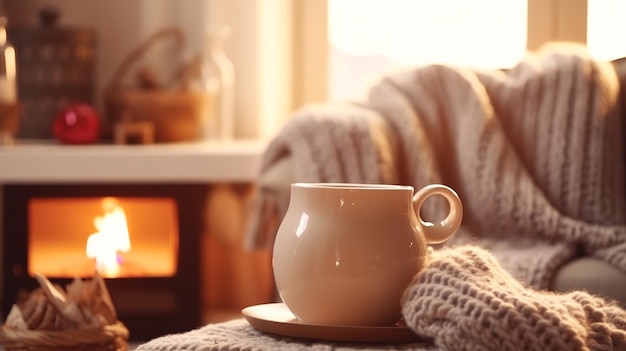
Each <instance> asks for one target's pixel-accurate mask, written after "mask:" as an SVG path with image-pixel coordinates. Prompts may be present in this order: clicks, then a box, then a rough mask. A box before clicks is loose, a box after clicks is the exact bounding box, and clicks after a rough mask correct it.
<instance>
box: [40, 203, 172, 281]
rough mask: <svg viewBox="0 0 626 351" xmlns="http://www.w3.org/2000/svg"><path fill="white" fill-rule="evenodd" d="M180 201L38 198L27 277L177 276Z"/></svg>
mask: <svg viewBox="0 0 626 351" xmlns="http://www.w3.org/2000/svg"><path fill="white" fill-rule="evenodd" d="M177 217H178V216H177V206H176V201H175V200H174V199H172V198H161V197H158V198H155V197H128V198H126V197H95V198H91V197H90V198H34V199H31V200H30V201H29V216H28V218H29V219H28V221H29V230H28V231H29V240H28V273H29V274H30V275H31V276H34V275H35V273H40V274H42V275H45V276H48V277H57V278H73V277H76V276H79V277H86V276H92V275H93V274H94V272H95V271H96V270H98V271H99V272H100V274H101V275H102V276H104V277H107V278H136V277H172V276H174V275H175V274H176V271H177V262H178V240H179V237H178V235H179V233H178V218H177Z"/></svg>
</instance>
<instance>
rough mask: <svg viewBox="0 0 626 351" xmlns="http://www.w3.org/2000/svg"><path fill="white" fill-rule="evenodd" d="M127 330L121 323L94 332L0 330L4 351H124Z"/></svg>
mask: <svg viewBox="0 0 626 351" xmlns="http://www.w3.org/2000/svg"><path fill="white" fill-rule="evenodd" d="M127 340H128V329H127V328H126V326H124V324H122V323H121V322H117V323H115V324H111V325H107V326H104V327H102V328H97V329H84V330H67V331H48V330H16V329H12V328H10V327H8V326H6V325H5V326H3V327H2V329H0V342H1V343H2V344H3V346H4V350H6V351H61V350H63V351H126V350H128V342H127Z"/></svg>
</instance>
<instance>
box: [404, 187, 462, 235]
mask: <svg viewBox="0 0 626 351" xmlns="http://www.w3.org/2000/svg"><path fill="white" fill-rule="evenodd" d="M431 195H441V196H443V197H444V198H445V199H446V200H447V201H448V204H449V205H450V212H448V215H447V216H446V218H445V219H444V220H443V221H441V222H439V223H437V224H435V223H431V222H425V221H424V220H423V219H422V217H421V216H420V209H421V208H422V205H423V204H424V201H426V199H427V198H428V197H430V196H431ZM413 208H414V211H415V214H416V215H417V219H418V221H419V224H420V229H421V232H422V233H424V238H425V239H426V242H427V243H429V244H439V243H442V242H444V241H446V240H448V239H449V238H450V237H451V236H452V235H453V234H454V233H456V231H457V230H458V229H459V227H460V226H461V220H462V219H463V205H462V204H461V199H460V198H459V195H458V194H457V193H456V192H455V191H454V190H452V189H451V188H450V187H447V186H445V185H442V184H430V185H427V186H425V187H423V188H422V189H420V190H419V191H418V192H417V193H416V194H415V195H414V196H413Z"/></svg>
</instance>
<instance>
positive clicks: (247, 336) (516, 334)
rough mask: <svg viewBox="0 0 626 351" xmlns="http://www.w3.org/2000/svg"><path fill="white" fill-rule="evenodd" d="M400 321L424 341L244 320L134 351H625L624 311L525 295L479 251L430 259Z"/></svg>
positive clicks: (586, 299)
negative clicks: (328, 334) (386, 341)
mask: <svg viewBox="0 0 626 351" xmlns="http://www.w3.org/2000/svg"><path fill="white" fill-rule="evenodd" d="M402 306H403V311H402V312H403V316H404V319H405V321H406V323H407V325H408V326H409V327H411V328H412V329H413V330H414V331H415V332H416V333H417V334H418V335H420V336H423V337H424V340H425V341H424V342H416V343H410V344H400V345H381V344H355V343H350V344H349V343H337V342H324V341H315V340H300V339H295V338H289V337H282V336H278V335H271V334H265V333H263V332H260V331H257V330H255V329H253V328H252V327H251V326H250V325H248V324H247V322H245V321H243V320H233V321H230V322H226V323H219V324H209V325H207V326H204V327H202V328H199V329H196V330H192V331H189V332H186V333H180V334H174V335H166V336H163V337H160V338H156V339H154V340H151V341H149V342H147V343H145V344H143V345H140V346H139V348H138V349H137V351H157V350H158V351H182V350H186V351H193V350H198V351H199V350H204V351H212V350H222V351H226V350H249V351H253V350H329V351H330V350H344V351H348V350H420V351H425V350H440V351H478V350H480V351H494V350H499V351H552V350H554V351H600V350H626V311H624V310H623V309H621V308H619V307H617V306H616V305H614V304H613V303H611V302H607V301H605V300H603V299H602V298H599V297H594V296H591V295H589V294H587V293H584V292H572V293H568V294H553V293H547V292H538V291H535V290H533V289H529V288H528V287H526V286H524V285H523V284H522V283H520V282H519V281H517V280H516V279H515V278H513V277H512V276H511V275H510V274H509V273H508V272H507V271H506V270H505V269H503V268H502V267H501V266H500V265H499V263H498V262H497V260H496V259H495V258H494V257H493V256H492V255H491V254H490V253H489V252H487V251H485V250H484V249H481V248H478V247H472V246H467V247H458V248H454V249H442V250H438V251H435V252H434V253H431V255H430V257H429V260H428V263H427V266H426V267H425V269H423V270H422V271H421V272H420V273H418V274H417V275H416V277H415V279H414V280H413V281H412V282H411V284H410V285H409V286H408V288H407V289H406V291H405V293H404V296H403V298H402Z"/></svg>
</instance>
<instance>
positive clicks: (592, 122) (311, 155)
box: [248, 43, 626, 289]
mask: <svg viewBox="0 0 626 351" xmlns="http://www.w3.org/2000/svg"><path fill="white" fill-rule="evenodd" d="M619 89H620V85H619V80H618V75H617V73H616V71H615V69H614V67H613V65H612V64H611V63H610V62H605V61H599V60H596V59H594V58H592V57H591V56H590V55H589V53H588V52H587V51H586V49H585V48H584V47H582V46H578V45H575V44H565V43H555V44H550V45H548V46H546V47H544V48H542V49H541V50H539V51H538V52H536V53H532V54H528V55H527V56H526V57H524V58H523V59H522V60H521V61H520V62H519V63H518V64H517V65H516V66H515V67H513V68H512V69H511V70H508V71H500V70H493V71H482V70H473V69H469V68H464V67H456V66H448V65H428V66H421V67H416V68H414V69H411V70H407V71H403V72H399V73H394V74H389V75H386V76H384V77H382V78H381V79H380V81H379V82H378V83H377V84H375V85H374V86H373V87H372V88H371V89H370V92H369V96H368V97H367V99H366V100H365V101H362V102H359V103H350V104H349V103H344V104H341V103H334V104H331V103H327V104H321V105H312V106H306V107H304V108H303V109H301V110H299V111H297V112H296V113H295V114H294V116H293V118H292V119H290V121H289V122H288V123H287V125H286V126H285V127H284V129H283V130H282V131H281V132H280V133H279V134H278V135H277V136H276V137H275V138H274V139H273V140H272V141H271V143H270V144H269V146H268V147H267V149H266V151H265V153H264V158H263V163H262V170H261V172H262V174H263V173H264V172H267V171H268V170H270V169H271V168H272V166H273V165H275V164H276V163H277V162H280V160H282V159H283V158H284V157H285V156H287V155H289V156H290V157H291V158H292V160H293V164H294V174H295V179H296V181H303V182H362V183H400V184H407V185H413V186H414V187H415V188H421V187H423V186H425V185H427V184H430V183H443V184H446V185H449V186H451V187H452V188H453V189H455V190H456V191H457V192H458V193H459V196H460V197H461V200H462V202H463V204H464V219H463V225H462V228H461V230H460V231H459V232H458V233H457V234H456V235H455V236H454V237H453V238H452V239H451V240H450V241H449V242H448V243H447V244H448V245H463V244H468V243H474V244H476V245H479V246H481V247H484V248H488V249H489V250H490V251H491V252H493V254H494V255H496V256H497V257H498V259H499V260H500V262H502V264H503V265H504V266H505V267H506V268H507V269H508V270H509V271H510V272H511V273H512V274H514V276H515V277H516V278H519V279H521V280H523V281H524V282H526V283H527V284H530V285H531V286H533V287H535V288H539V289H540V288H547V287H548V286H549V284H550V282H551V281H552V278H553V277H554V275H555V272H556V270H557V269H558V268H559V267H560V266H562V265H563V264H564V263H566V262H567V261H569V260H572V259H573V258H574V257H575V256H577V255H590V256H595V257H598V258H600V259H602V260H604V261H606V262H609V263H610V264H613V265H615V266H616V267H618V268H619V269H621V270H623V271H624V272H626V204H625V196H624V194H625V188H624V180H625V177H624V154H623V148H624V144H623V143H624V138H623V125H622V119H623V117H622V116H621V115H620V112H621V111H619V110H618V104H617V101H618V95H619ZM271 191H272V189H263V188H262V189H260V190H259V193H258V197H257V199H258V203H259V207H258V208H263V209H264V211H263V213H260V212H257V214H258V215H257V216H256V217H255V218H253V220H252V221H251V223H252V227H251V229H250V232H249V238H248V239H249V240H248V243H249V244H250V246H253V247H261V246H263V245H265V246H266V247H267V246H270V245H271V243H272V239H273V235H274V233H275V232H276V229H277V228H276V225H277V224H279V223H280V218H282V216H283V215H284V211H285V210H286V207H287V204H286V203H285V201H286V200H285V199H284V198H283V199H282V203H280V204H276V203H274V202H275V201H276V200H277V199H278V198H279V197H277V196H275V194H271V193H270V192H271ZM443 205H445V203H442V202H437V201H429V202H427V203H426V209H425V211H424V212H423V214H424V217H425V219H427V220H433V221H435V220H437V219H438V218H443V217H444V215H445V211H446V208H445V206H443ZM272 209H273V211H272ZM268 223H271V224H272V225H268Z"/></svg>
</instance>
